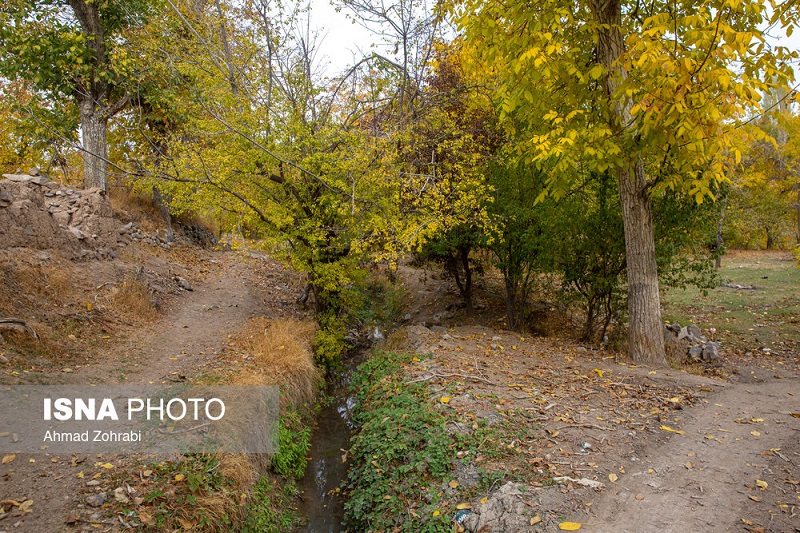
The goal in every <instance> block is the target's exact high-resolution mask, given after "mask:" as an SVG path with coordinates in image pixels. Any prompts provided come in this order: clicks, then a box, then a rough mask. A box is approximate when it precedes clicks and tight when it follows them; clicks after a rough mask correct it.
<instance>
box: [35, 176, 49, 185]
mask: <svg viewBox="0 0 800 533" xmlns="http://www.w3.org/2000/svg"><path fill="white" fill-rule="evenodd" d="M49 181H50V178H48V177H46V176H36V177H33V178H31V183H33V184H35V185H39V186H42V185H45V184H46V183H47V182H49Z"/></svg>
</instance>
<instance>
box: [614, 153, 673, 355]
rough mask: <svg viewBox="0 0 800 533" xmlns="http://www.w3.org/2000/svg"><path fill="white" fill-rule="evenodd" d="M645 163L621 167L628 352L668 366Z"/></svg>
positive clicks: (640, 161) (639, 161)
mask: <svg viewBox="0 0 800 533" xmlns="http://www.w3.org/2000/svg"><path fill="white" fill-rule="evenodd" d="M644 184H645V176H644V164H643V163H642V160H641V159H639V160H637V162H636V164H635V165H634V169H633V176H631V173H630V171H628V170H623V169H620V171H619V187H620V199H621V201H622V220H623V223H624V226H625V261H626V265H627V268H628V354H629V355H630V356H631V358H632V359H633V360H634V361H635V362H636V363H639V364H646V365H653V366H666V365H667V356H666V353H665V350H664V325H663V324H662V322H661V300H660V297H659V292H658V269H657V266H656V246H655V230H654V227H653V208H652V205H651V204H650V197H649V196H648V195H647V192H646V190H645V187H644Z"/></svg>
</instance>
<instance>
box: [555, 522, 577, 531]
mask: <svg viewBox="0 0 800 533" xmlns="http://www.w3.org/2000/svg"><path fill="white" fill-rule="evenodd" d="M580 528H581V525H580V524H579V523H577V522H561V523H560V524H558V529H560V530H561V531H578V530H579V529H580Z"/></svg>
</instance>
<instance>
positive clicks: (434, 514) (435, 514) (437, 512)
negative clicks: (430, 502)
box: [433, 509, 442, 516]
mask: <svg viewBox="0 0 800 533" xmlns="http://www.w3.org/2000/svg"><path fill="white" fill-rule="evenodd" d="M440 514H442V513H440V512H439V509H436V510H435V511H434V512H433V516H439V515H440Z"/></svg>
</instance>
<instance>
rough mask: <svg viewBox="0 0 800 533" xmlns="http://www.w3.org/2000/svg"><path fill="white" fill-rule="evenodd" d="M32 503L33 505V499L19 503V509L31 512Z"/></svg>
mask: <svg viewBox="0 0 800 533" xmlns="http://www.w3.org/2000/svg"><path fill="white" fill-rule="evenodd" d="M31 505H33V500H25V501H24V502H22V503H21V504H19V510H20V511H22V512H23V513H30V512H31Z"/></svg>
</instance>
